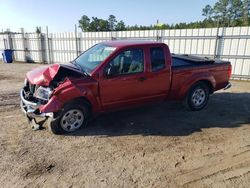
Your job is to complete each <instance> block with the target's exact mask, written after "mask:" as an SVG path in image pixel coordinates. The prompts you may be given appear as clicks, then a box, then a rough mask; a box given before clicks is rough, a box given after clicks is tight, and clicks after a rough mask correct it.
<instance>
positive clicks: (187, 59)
mask: <svg viewBox="0 0 250 188" xmlns="http://www.w3.org/2000/svg"><path fill="white" fill-rule="evenodd" d="M229 67H230V62H228V61H222V60H213V59H209V58H204V57H197V56H193V55H176V54H172V84H171V94H170V98H172V99H176V100H179V99H181V97H184V96H181V95H174V94H175V93H178V92H179V91H180V89H181V88H182V86H185V85H190V83H189V79H190V78H195V77H197V78H202V77H203V75H207V74H210V75H211V77H213V78H214V80H215V81H216V88H214V90H213V91H217V90H219V89H222V88H224V87H226V85H227V84H228V80H229V76H228V75H229V74H228V70H229ZM191 80H192V79H191Z"/></svg>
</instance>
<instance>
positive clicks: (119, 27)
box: [115, 20, 127, 31]
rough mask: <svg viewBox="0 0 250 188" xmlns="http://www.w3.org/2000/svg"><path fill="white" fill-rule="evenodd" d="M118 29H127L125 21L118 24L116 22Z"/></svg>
mask: <svg viewBox="0 0 250 188" xmlns="http://www.w3.org/2000/svg"><path fill="white" fill-rule="evenodd" d="M115 29H116V31H125V30H127V29H126V25H125V23H124V21H122V20H121V21H119V22H118V23H117V24H116V28H115Z"/></svg>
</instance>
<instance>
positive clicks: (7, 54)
mask: <svg viewBox="0 0 250 188" xmlns="http://www.w3.org/2000/svg"><path fill="white" fill-rule="evenodd" d="M2 55H3V61H4V63H12V62H13V50H4V51H3V53H2Z"/></svg>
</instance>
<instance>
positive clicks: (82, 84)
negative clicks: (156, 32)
mask: <svg viewBox="0 0 250 188" xmlns="http://www.w3.org/2000/svg"><path fill="white" fill-rule="evenodd" d="M230 76H231V64H230V62H227V61H220V60H211V59H208V58H202V57H196V56H190V55H175V54H171V53H170V51H169V48H168V46H167V45H166V44H164V43H159V42H146V41H109V42H103V43H100V44H97V45H95V46H93V47H92V48H90V49H88V50H87V51H85V52H84V53H82V54H81V55H80V56H79V57H77V58H76V59H75V60H74V61H72V62H71V63H68V64H53V65H49V66H41V67H38V68H35V69H34V70H32V71H30V72H28V73H27V75H26V79H25V86H24V87H23V89H21V91H20V97H21V108H22V110H23V112H25V114H26V116H27V118H28V119H29V120H30V122H32V124H33V126H34V127H35V128H38V123H37V121H36V119H37V118H38V117H44V118H49V119H50V121H49V125H50V128H51V130H52V131H53V132H54V133H56V134H61V133H67V132H72V131H75V130H77V129H79V128H81V127H84V126H85V125H86V122H87V121H88V119H89V118H90V117H91V116H93V115H96V114H98V113H100V112H107V111H113V110H117V109H121V108H127V107H131V106H135V105H141V104H146V103H150V102H154V101H167V100H180V101H183V102H184V104H185V106H186V107H187V108H188V109H190V110H192V111H198V110H201V109H203V108H204V107H205V106H206V105H207V102H208V100H209V95H210V94H212V93H213V92H215V91H217V90H220V89H223V88H224V89H227V88H229V87H230V86H231V85H230V83H229V78H230Z"/></svg>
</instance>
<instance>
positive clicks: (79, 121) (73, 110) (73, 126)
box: [49, 101, 89, 134]
mask: <svg viewBox="0 0 250 188" xmlns="http://www.w3.org/2000/svg"><path fill="white" fill-rule="evenodd" d="M88 118H89V108H88V105H86V103H84V102H79V101H74V102H71V103H69V104H67V105H65V107H64V108H63V110H62V111H61V112H60V113H59V114H58V115H57V117H55V118H54V119H52V120H50V122H49V128H50V130H51V131H52V132H53V133H54V134H67V133H71V132H75V131H77V130H79V129H81V128H83V127H85V126H86V124H87V120H88Z"/></svg>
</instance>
